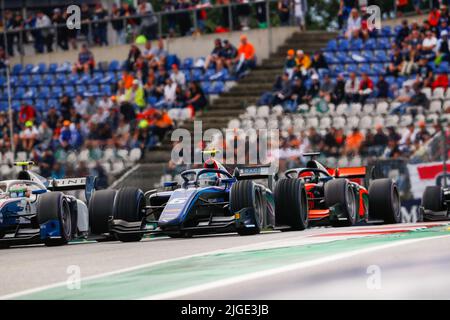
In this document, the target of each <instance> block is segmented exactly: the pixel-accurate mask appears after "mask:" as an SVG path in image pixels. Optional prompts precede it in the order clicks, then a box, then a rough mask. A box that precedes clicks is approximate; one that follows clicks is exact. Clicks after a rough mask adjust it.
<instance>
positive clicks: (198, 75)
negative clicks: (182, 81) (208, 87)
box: [192, 69, 203, 81]
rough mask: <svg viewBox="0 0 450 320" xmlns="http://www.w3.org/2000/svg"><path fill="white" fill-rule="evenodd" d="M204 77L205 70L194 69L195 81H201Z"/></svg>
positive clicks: (193, 76)
mask: <svg viewBox="0 0 450 320" xmlns="http://www.w3.org/2000/svg"><path fill="white" fill-rule="evenodd" d="M202 78H203V71H202V70H201V69H194V70H192V80H193V81H201V79H202Z"/></svg>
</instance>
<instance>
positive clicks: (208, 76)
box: [202, 69, 216, 81]
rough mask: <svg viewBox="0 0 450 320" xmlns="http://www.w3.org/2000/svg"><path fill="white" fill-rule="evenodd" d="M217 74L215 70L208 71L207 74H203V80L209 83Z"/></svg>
mask: <svg viewBox="0 0 450 320" xmlns="http://www.w3.org/2000/svg"><path fill="white" fill-rule="evenodd" d="M215 73H216V70H214V69H208V70H206V72H205V73H204V74H203V77H202V80H204V81H209V78H210V77H211V76H213V75H214V74H215Z"/></svg>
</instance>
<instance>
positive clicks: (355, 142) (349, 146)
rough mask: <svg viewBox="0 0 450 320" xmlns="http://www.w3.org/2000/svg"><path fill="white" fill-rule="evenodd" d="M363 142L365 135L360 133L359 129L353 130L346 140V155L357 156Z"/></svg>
mask: <svg viewBox="0 0 450 320" xmlns="http://www.w3.org/2000/svg"><path fill="white" fill-rule="evenodd" d="M363 141H364V135H363V134H362V133H361V132H360V131H359V128H353V130H352V132H351V133H350V134H349V135H348V136H347V138H346V140H345V148H344V154H345V155H347V156H355V155H357V154H359V150H360V148H361V145H362V143H363Z"/></svg>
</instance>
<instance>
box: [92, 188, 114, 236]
mask: <svg viewBox="0 0 450 320" xmlns="http://www.w3.org/2000/svg"><path fill="white" fill-rule="evenodd" d="M115 197H116V191H115V190H99V191H95V192H94V194H93V195H92V197H91V200H90V201H89V225H90V227H91V233H93V234H97V235H100V234H104V233H108V232H109V231H110V230H109V221H110V220H111V218H112V217H113V209H114V199H115Z"/></svg>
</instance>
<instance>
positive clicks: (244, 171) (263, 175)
mask: <svg viewBox="0 0 450 320" xmlns="http://www.w3.org/2000/svg"><path fill="white" fill-rule="evenodd" d="M234 176H235V177H236V179H237V180H256V179H267V181H268V182H269V184H268V187H269V189H270V190H273V189H272V187H273V183H274V177H275V174H274V173H273V172H271V170H270V167H269V166H257V167H256V166H255V167H243V168H236V169H235V171H234Z"/></svg>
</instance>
